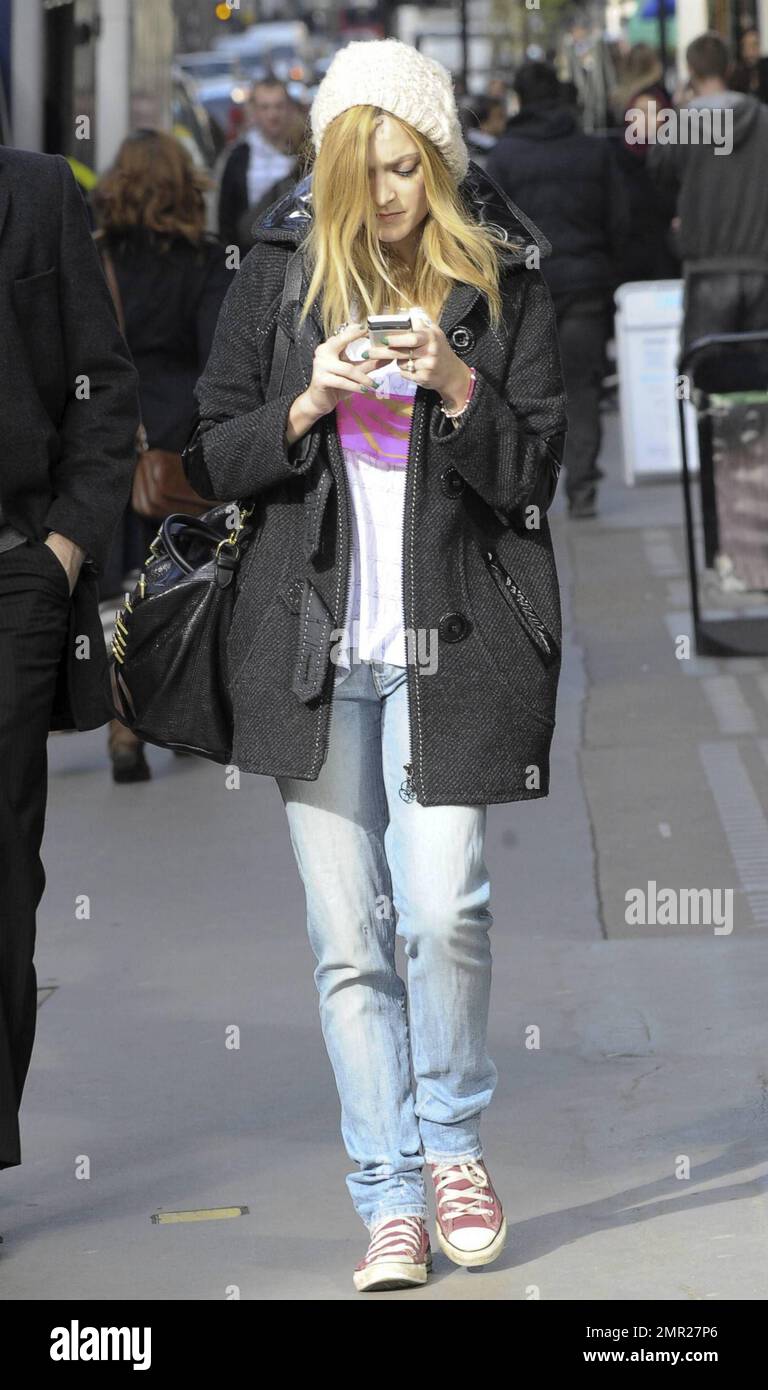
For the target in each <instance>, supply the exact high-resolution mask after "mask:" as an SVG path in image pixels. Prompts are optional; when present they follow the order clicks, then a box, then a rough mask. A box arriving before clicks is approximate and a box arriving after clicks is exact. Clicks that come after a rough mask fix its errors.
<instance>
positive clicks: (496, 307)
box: [300, 105, 524, 336]
mask: <svg viewBox="0 0 768 1390" xmlns="http://www.w3.org/2000/svg"><path fill="white" fill-rule="evenodd" d="M381 114H383V113H382V110H381V108H380V107H378V106H367V105H366V106H353V107H350V108H349V109H348V110H347V111H342V112H341V113H340V114H339V115H338V116H336V117H335V119H334V120H333V121H331V123H330V125H329V126H328V129H327V130H326V132H325V135H324V136H323V141H322V144H321V146H320V151H319V154H318V155H317V157H316V159H315V161H314V165H313V168H312V214H313V215H312V224H311V227H310V230H309V232H308V233H307V236H306V239H305V242H304V247H305V250H306V252H307V255H308V260H309V262H310V264H312V265H313V271H312V277H311V279H310V282H309V290H308V293H307V298H306V301H305V303H304V305H303V307H302V310H301V315H300V322H301V323H303V322H304V320H305V319H306V317H307V315H308V313H309V311H310V308H311V305H312V303H313V301H314V300H315V299H316V297H317V296H318V294H319V292H320V289H321V287H322V292H323V293H322V322H323V326H324V329H325V333H326V336H330V334H331V333H332V332H333V331H334V330H335V329H336V328H337V327H338V325H339V324H340V323H345V322H349V321H350V320H351V319H352V318H353V312H352V305H351V301H352V298H354V299H356V300H357V301H358V304H359V305H360V306H361V308H360V313H361V314H362V315H363V316H365V315H366V314H379V313H383V312H386V311H392V310H394V311H397V310H398V309H399V308H400V307H402V308H408V307H410V305H412V304H419V305H421V306H422V308H424V309H426V311H427V313H428V314H430V316H431V317H432V318H434V319H435V321H437V320H438V319H439V316H440V312H441V310H442V306H443V303H444V302H445V299H446V298H447V296H448V293H449V291H450V289H451V288H452V285H453V283H454V282H455V281H463V282H465V283H466V284H470V285H476V286H477V287H478V288H479V289H480V290H481V291H482V293H483V294H485V295H486V297H487V300H488V306H489V311H490V317H491V322H492V323H493V324H494V325H496V324H498V322H499V319H500V318H501V291H500V289H499V254H500V252H501V251H504V252H506V253H507V255H509V253H510V250H512V251H513V254H515V251H514V248H511V247H510V245H509V244H508V243H507V242H506V241H504V240H503V238H502V236H501V235H500V234H499V233H498V232H497V231H496V230H493V229H492V228H491V227H487V226H483V225H481V224H480V223H478V222H476V221H475V220H474V219H473V218H472V217H471V214H470V213H469V212H468V211H467V209H466V208H465V206H464V203H463V200H462V198H461V195H460V193H459V189H458V185H457V183H456V180H455V178H454V176H453V175H452V173H451V171H450V169H449V168H448V165H447V164H446V162H445V160H444V158H443V155H442V153H441V151H440V150H438V148H437V146H436V145H434V144H433V142H432V141H431V140H429V139H427V138H426V136H424V135H422V134H421V132H420V131H418V130H415V129H414V127H413V126H411V125H409V124H408V122H407V121H403V120H400V119H399V118H398V117H396V116H391V118H392V120H395V121H397V124H398V125H399V126H400V127H401V129H402V130H403V131H404V132H405V133H406V134H407V135H409V136H410V138H411V139H412V141H413V143H414V145H415V146H416V147H417V149H418V150H419V152H420V154H421V167H422V170H423V173H424V191H425V194H426V200H427V208H428V211H427V216H426V219H425V221H424V223H423V230H422V236H421V241H420V245H419V249H418V252H417V255H416V260H415V265H414V268H413V270H411V269H410V267H409V266H407V265H406V264H405V262H404V261H403V260H402V259H401V258H400V257H399V256H398V255H397V253H396V251H395V252H394V254H393V251H392V250H391V249H390V247H389V246H388V245H387V244H386V243H383V242H381V241H380V240H379V237H378V234H377V224H376V209H375V207H374V204H373V199H372V197H371V191H370V186H369V181H368V143H369V140H370V137H371V135H372V134H373V131H374V128H375V125H376V121H377V118H378V117H379V116H380V115H381ZM387 114H388V115H391V113H389V112H388V113H387ZM340 190H343V192H342V194H341V196H340ZM516 254H520V255H522V254H524V253H521V252H517V253H516ZM398 301H401V303H398Z"/></svg>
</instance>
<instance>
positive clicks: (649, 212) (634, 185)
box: [613, 43, 680, 283]
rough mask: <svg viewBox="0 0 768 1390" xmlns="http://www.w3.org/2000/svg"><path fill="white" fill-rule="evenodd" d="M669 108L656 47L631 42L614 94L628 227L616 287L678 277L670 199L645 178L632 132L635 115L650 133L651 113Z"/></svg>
mask: <svg viewBox="0 0 768 1390" xmlns="http://www.w3.org/2000/svg"><path fill="white" fill-rule="evenodd" d="M670 105H671V97H670V95H669V93H668V91H667V89H666V87H665V86H664V69H663V67H662V64H661V61H660V59H659V56H658V54H657V52H656V50H655V48H652V47H651V45H650V44H647V43H636V44H634V45H633V46H632V48H631V49H630V51H629V53H628V54H627V58H626V64H625V69H624V72H623V73H622V78H621V82H620V83H619V85H618V87H617V88H616V90H615V92H614V96H613V109H614V114H615V116H616V119H617V120H618V122H619V124H620V126H621V127H622V129H621V132H620V138H618V139H617V140H616V142H615V149H616V155H617V159H618V164H619V168H620V170H621V172H622V175H623V178H624V182H625V186H626V190H627V197H628V200H629V209H628V211H629V225H630V229H631V230H630V233H629V235H628V236H627V237H625V238H624V239H623V242H622V245H621V248H620V250H619V252H618V255H617V273H618V277H619V280H620V281H621V283H626V282H627V281H632V280H669V279H676V278H677V276H678V275H679V274H680V262H679V259H678V257H677V254H676V251H675V248H674V241H673V236H672V232H671V230H670V227H671V223H672V219H673V218H674V215H675V198H674V197H670V196H669V194H667V193H664V192H662V191H661V190H660V189H659V188H658V187H657V186H656V184H655V183H654V181H653V179H652V178H651V177H650V174H649V173H648V167H647V159H648V150H649V149H650V144H649V141H648V140H647V139H639V138H638V132H637V124H638V112H642V113H643V115H644V118H645V120H646V121H647V122H648V124H649V127H652V128H654V129H655V113H659V112H662V111H665V110H667V109H668V108H669V107H670Z"/></svg>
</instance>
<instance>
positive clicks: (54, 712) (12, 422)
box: [0, 147, 139, 1168]
mask: <svg viewBox="0 0 768 1390" xmlns="http://www.w3.org/2000/svg"><path fill="white" fill-rule="evenodd" d="M0 419H1V420H2V427H1V428H0V1168H10V1167H13V1166H15V1165H17V1164H18V1163H20V1162H21V1157H20V1141H19V1125H18V1109H19V1105H20V1102H21V1095H22V1090H23V1087H24V1082H25V1079H26V1075H27V1071H28V1068H29V1061H30V1056H31V1053H32V1044H33V1041H34V1035H35V1023H36V1007H37V978H36V974H35V968H34V965H33V951H34V943H35V914H36V912H37V907H38V904H39V902H40V898H41V897H42V893H43V888H44V885H45V873H44V870H43V866H42V863H41V861H40V844H41V841H42V835H43V825H44V820H45V801H46V782H47V763H46V741H47V736H48V731H49V729H64V728H70V729H71V728H77V729H94V728H98V727H99V725H101V724H104V723H106V721H107V719H108V718H109V713H110V711H109V706H108V702H107V657H106V648H105V644H104V636H103V631H102V627H101V622H100V618H99V607H98V573H99V569H100V567H101V565H103V563H104V560H105V557H106V554H107V550H108V546H109V543H110V541H111V538H112V532H113V530H114V528H115V525H116V524H117V521H118V519H119V517H120V515H121V514H122V511H123V509H124V507H125V504H126V502H127V500H128V493H129V490H130V485H131V478H132V475H133V468H134V461H135V455H134V442H135V435H136V428H137V425H138V421H139V406H138V392H137V375H136V371H135V368H134V367H133V364H132V362H131V360H130V354H129V352H128V349H127V347H126V345H125V343H124V341H123V338H122V336H121V334H120V331H119V329H118V327H117V321H116V318H115V312H114V309H113V307H112V301H111V299H110V295H109V291H108V289H107V286H106V283H105V280H104V277H103V274H102V271H101V266H100V263H99V257H98V253H97V251H96V248H95V246H94V243H93V240H92V238H91V234H90V230H89V225H88V217H87V214H86V210H85V204H84V202H83V199H82V196H81V194H80V192H79V189H78V187H77V184H76V183H75V180H74V177H73V175H72V172H71V170H70V167H69V165H68V163H67V161H66V160H65V159H63V158H62V157H61V156H60V155H40V154H30V153H27V152H25V151H21V150H12V149H7V148H4V147H0Z"/></svg>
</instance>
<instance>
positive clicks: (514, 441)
mask: <svg viewBox="0 0 768 1390" xmlns="http://www.w3.org/2000/svg"><path fill="white" fill-rule="evenodd" d="M516 274H517V276H518V277H519V283H520V284H521V286H522V289H521V295H520V298H519V299H518V300H517V304H518V305H519V308H518V309H517V311H516V312H517V316H518V326H517V330H516V331H514V329H513V340H512V345H511V348H510V352H509V356H508V358H507V367H506V373H505V380H504V383H503V391H501V392H499V391H498V390H497V389H496V388H495V386H493V385H492V384H491V382H490V381H489V380H488V378H487V377H486V376H484V375H483V372H482V369H481V368H477V381H476V383H475V390H474V393H473V395H472V399H471V401H470V403H469V405H468V406H467V409H466V411H465V413H464V414H463V415H462V417H461V419H460V422H459V424H458V425H453V424H451V422H450V420H448V419H446V417H445V416H444V415H443V413H442V411H440V410H439V409H438V408H435V409H434V410H433V411H432V415H431V418H430V427H429V428H430V439H431V442H432V443H434V444H435V445H437V446H438V448H439V449H442V451H443V453H444V455H445V462H446V463H449V462H450V463H451V464H452V465H453V467H454V468H455V469H456V471H457V472H458V473H460V474H461V476H462V477H463V478H464V481H465V482H466V483H468V484H469V486H470V487H471V488H474V490H475V492H477V493H478V494H479V496H480V497H482V498H483V500H484V501H485V502H487V503H488V505H489V506H490V507H492V508H493V509H494V510H495V511H497V512H499V513H501V514H502V515H503V516H505V517H506V518H507V520H508V521H511V520H512V513H515V512H517V511H519V510H520V509H522V508H525V507H530V506H536V507H538V508H539V511H540V512H541V514H542V515H543V514H544V513H545V512H546V511H547V509H548V508H549V506H550V503H551V502H552V499H553V497H554V495H555V489H556V487H557V479H558V476H559V473H560V467H561V464H562V461H563V452H564V448H565V438H566V429H567V419H566V397H565V388H564V384H563V376H562V367H561V362H560V349H559V344H558V338H557V327H556V321H555V311H554V307H553V304H552V297H551V295H550V292H549V289H548V287H547V284H546V282H545V280H544V277H543V275H542V274H541V271H540V270H533V269H531V270H518V271H517V272H516Z"/></svg>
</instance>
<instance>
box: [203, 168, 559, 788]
mask: <svg viewBox="0 0 768 1390" xmlns="http://www.w3.org/2000/svg"><path fill="white" fill-rule="evenodd" d="M311 179H312V176H311V173H310V174H308V175H307V176H306V177H305V178H304V179H303V180H301V182H299V183H298V184H296V185H295V187H294V188H293V189H292V190H291V191H290V192H289V193H288V194H286V195H285V196H284V197H283V198H282V199H281V200H280V201H279V202H277V203H275V204H274V205H273V207H272V208H271V209H270V210H269V212H268V213H267V214H266V215H265V217H264V219H263V221H262V224H261V225H260V227H259V228H258V229H257V240H256V245H255V246H254V247H253V249H252V250H251V251H250V252H249V253H248V255H247V256H246V257H245V258H244V260H243V262H242V265H241V267H240V270H239V272H238V273H237V275H236V276H235V279H234V281H233V283H232V285H231V287H230V289H229V292H228V294H227V297H226V299H225V301H224V304H223V307H222V311H221V314H220V317H219V321H218V325H217V329H216V335H215V339H214V343H213V348H212V351H211V354H210V357H209V359H208V363H207V366H206V369H205V371H204V373H203V375H202V377H201V378H200V381H199V382H198V385H197V391H196V394H197V401H198V406H199V411H200V427H199V431H198V435H197V442H196V443H194V442H193V444H192V446H191V447H190V449H189V450H188V452H187V455H186V465H185V466H186V469H187V473H188V476H189V479H190V481H191V482H192V483H193V485H194V486H195V487H196V488H197V490H198V491H199V492H200V493H202V495H203V496H205V497H211V498H217V499H219V500H221V501H235V500H243V499H245V498H249V497H253V498H254V499H255V500H256V502H257V509H256V512H255V519H256V521H257V523H258V528H259V529H258V533H257V536H256V540H255V543H254V544H253V545H252V546H251V547H250V549H249V550H248V551H247V552H246V554H245V556H244V559H243V562H242V565H241V567H240V572H239V577H238V599H237V603H236V607H235V613H234V618H233V621H232V626H231V628H230V632H229V639H228V662H229V670H228V681H229V687H230V690H231V695H232V701H233V712H234V728H235V735H234V748H233V759H234V761H235V763H236V764H237V765H238V766H239V767H240V768H241V769H243V770H244V771H248V772H257V773H263V774H267V775H271V776H292V777H298V778H302V779H308V780H314V779H315V778H316V777H317V776H318V773H319V772H320V769H321V767H322V765H323V762H324V759H325V756H326V750H327V743H328V728H329V720H330V717H331V712H332V703H333V683H334V675H335V665H334V662H333V660H332V651H333V650H334V649H335V646H336V639H337V637H338V629H340V628H342V627H343V624H344V619H345V612H344V608H345V604H346V593H347V575H348V566H349V561H350V525H351V516H350V503H349V496H348V489H347V485H346V478H345V470H344V460H343V456H342V452H341V446H340V443H339V438H338V433H337V429H336V414H335V411H333V412H331V413H330V414H329V415H326V416H325V417H323V418H322V419H321V420H319V421H318V422H317V424H316V425H315V426H314V427H313V428H312V429H311V430H310V431H309V432H308V433H307V434H306V435H304V436H303V437H302V438H301V439H300V440H297V441H296V442H295V443H294V444H293V445H291V446H290V447H286V443H285V431H286V426H287V419H288V412H289V409H290V406H291V403H292V401H293V400H294V399H295V397H296V396H297V395H299V394H300V393H301V392H302V391H303V390H304V389H305V388H306V387H307V386H308V385H309V381H310V378H311V374H312V360H313V353H314V350H315V347H316V346H317V344H318V343H320V342H322V341H323V338H324V334H323V331H322V326H321V322H320V319H319V311H318V306H317V303H315V305H314V306H313V311H312V314H311V316H310V318H309V319H308V320H307V322H306V324H305V325H304V327H303V328H302V330H301V333H298V331H297V317H298V312H299V308H300V306H299V304H298V303H295V304H292V305H289V306H288V308H287V309H286V310H284V311H283V314H284V322H285V326H286V328H287V329H288V332H289V334H290V336H291V339H292V344H291V349H290V352H289V356H288V364H287V371H286V376H285V378H284V382H283V392H282V394H281V395H279V396H277V397H276V398H274V399H273V400H271V401H269V402H266V403H265V402H264V390H265V387H266V383H267V381H268V377H269V368H270V364H271V355H272V350H273V346H274V342H275V333H276V319H277V314H278V312H279V311H280V296H281V292H282V289H283V283H284V279H285V270H286V265H287V262H288V259H289V255H290V253H291V252H293V250H294V249H295V248H296V247H297V246H298V245H300V244H301V242H302V241H303V239H304V236H305V235H306V232H307V228H308V226H309V223H310V219H311V216H312V207H311ZM461 190H462V194H463V197H464V199H465V201H466V202H467V205H468V207H469V208H470V209H471V211H472V213H473V215H474V216H475V217H476V219H477V220H478V221H486V222H491V223H494V224H496V225H497V226H501V227H503V228H504V229H505V231H506V238H507V241H508V243H509V245H510V254H509V255H508V256H507V255H506V253H505V256H504V267H503V271H502V293H503V303H504V310H503V324H502V325H500V327H499V328H498V329H496V330H494V329H492V328H491V326H490V323H489V315H488V310H487V303H486V300H485V298H484V296H483V295H482V294H481V293H479V292H478V291H477V290H476V289H475V288H474V287H472V286H470V285H467V284H458V283H457V284H455V285H454V286H453V288H452V289H451V292H450V294H449V297H448V299H447V300H446V302H445V304H444V307H443V311H442V314H441V317H440V325H441V327H442V328H443V331H444V332H445V334H446V336H447V338H448V341H449V343H450V344H451V346H452V348H453V350H454V352H455V353H456V354H457V355H458V356H460V357H462V358H463V359H464V361H466V362H467V363H469V364H470V365H472V366H474V367H475V368H476V369H477V384H476V387H475V392H474V395H473V397H472V400H471V402H470V405H469V407H468V409H467V411H466V414H465V415H464V416H463V417H462V420H461V423H460V425H459V427H458V428H455V427H454V426H453V425H452V424H451V423H450V422H449V421H448V420H447V419H446V418H445V416H444V415H443V414H442V413H441V411H440V409H439V397H438V395H437V393H436V392H435V391H432V390H429V389H427V388H425V387H421V386H420V387H417V391H416V397H415V402H414V413H413V424H412V432H411V441H410V453H409V460H408V469H407V477H406V502H405V526H404V550H403V611H404V625H405V629H406V633H407V632H408V631H409V630H411V631H412V632H413V633H414V634H422V636H421V641H422V642H424V643H426V645H425V646H424V647H422V648H421V653H422V654H421V657H419V649H417V647H416V646H415V645H414V647H413V648H412V649H411V653H410V655H409V664H408V676H407V684H408V704H409V713H410V734H411V749H410V765H409V766H406V765H404V769H405V771H404V781H406V782H407V786H406V795H407V794H408V793H409V792H410V794H411V795H412V796H414V795H415V798H416V800H417V801H418V802H419V803H420V804H421V805H423V806H437V805H443V804H449V805H451V804H452V805H460V804H469V805H482V804H485V803H488V802H498V801H518V800H526V799H532V798H534V797H539V796H546V795H547V793H548V791H549V751H550V744H551V740H552V734H553V730H554V723H555V700H556V693H557V684H558V677H559V671H560V640H561V626H560V622H561V620H560V601H559V591H558V581H557V574H556V569H555V562H554V556H553V552H552V542H551V539H550V533H549V526H548V521H547V516H546V512H547V508H548V507H549V505H550V502H551V500H552V497H553V495H554V492H555V488H556V484H557V478H558V473H559V470H560V465H561V462H562V455H563V448H564V442H565V432H566V415H565V395H564V388H563V380H562V374H561V365H560V355H559V349H558V343H557V336H556V329H555V318H554V312H553V308H552V302H551V298H550V295H549V291H548V289H547V287H546V284H545V281H544V279H543V277H542V275H541V272H540V270H539V269H538V268H536V266H535V261H536V258H537V256H538V257H539V258H541V257H542V256H545V255H547V254H548V253H549V251H550V249H551V248H550V246H549V244H548V242H547V241H546V239H545V238H544V237H543V236H542V234H541V233H540V232H539V231H538V230H537V228H536V227H534V226H533V224H532V223H531V222H529V220H528V219H527V218H526V217H525V216H524V215H523V214H522V213H521V212H520V210H519V209H518V208H516V207H515V205H514V204H513V203H511V202H510V201H509V199H508V198H507V197H506V195H505V194H504V193H503V192H502V191H501V190H500V189H499V188H498V186H497V185H496V184H495V183H494V182H493V181H492V180H491V179H490V177H489V176H488V175H487V174H485V173H484V171H483V170H482V169H480V167H479V166H478V165H477V164H475V163H474V162H472V163H470V168H469V171H468V174H467V176H466V178H465V180H464V182H463V184H462V186H461ZM535 248H538V250H536V249H535ZM515 250H516V251H517V254H516V255H515V254H514V252H515ZM526 251H527V254H525V253H526ZM308 283H309V276H308V273H307V271H306V269H305V273H304V281H303V286H302V296H303V297H305V295H306V290H307V288H308ZM302 302H303V298H302ZM430 652H431V654H432V659H431V660H428V659H425V658H426V655H427V653H430ZM435 653H436V660H435Z"/></svg>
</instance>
